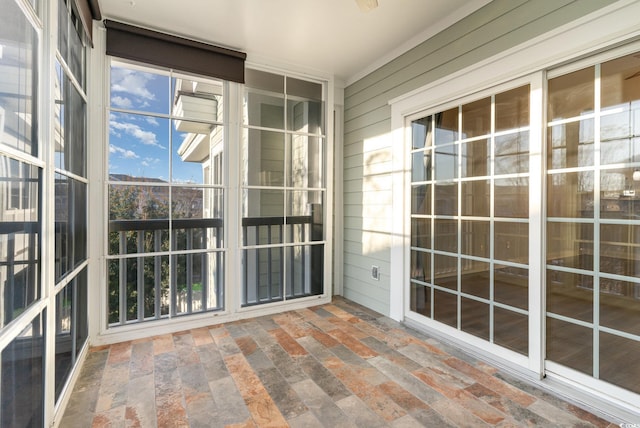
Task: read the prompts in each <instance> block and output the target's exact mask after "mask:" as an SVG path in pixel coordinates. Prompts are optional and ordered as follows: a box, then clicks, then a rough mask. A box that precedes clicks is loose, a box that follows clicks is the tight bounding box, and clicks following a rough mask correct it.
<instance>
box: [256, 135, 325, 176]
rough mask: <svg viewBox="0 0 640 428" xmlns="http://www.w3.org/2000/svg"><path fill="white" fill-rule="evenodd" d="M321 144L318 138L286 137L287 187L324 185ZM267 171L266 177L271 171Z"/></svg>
mask: <svg viewBox="0 0 640 428" xmlns="http://www.w3.org/2000/svg"><path fill="white" fill-rule="evenodd" d="M249 132H251V131H249ZM280 138H281V137H280ZM322 142H323V140H322V139H321V138H319V137H310V136H306V135H290V136H287V153H286V157H287V167H286V168H287V180H286V181H287V186H290V187H312V188H313V187H315V188H319V187H322V186H323V185H324V180H323V176H322V171H324V162H323V160H324V159H323V153H324V148H323V144H322ZM267 171H268V172H269V174H267V175H270V174H271V173H272V170H269V169H267ZM283 175H284V174H283ZM261 178H262V177H261ZM265 184H266V183H265ZM274 184H275V183H274Z"/></svg>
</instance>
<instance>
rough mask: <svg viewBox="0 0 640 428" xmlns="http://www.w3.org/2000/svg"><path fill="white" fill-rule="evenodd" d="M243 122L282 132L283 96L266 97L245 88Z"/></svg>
mask: <svg viewBox="0 0 640 428" xmlns="http://www.w3.org/2000/svg"><path fill="white" fill-rule="evenodd" d="M243 122H244V123H245V124H246V125H250V126H260V127H263V128H272V129H280V130H283V129H284V94H273V95H267V94H264V93H259V92H252V90H251V89H250V88H247V93H246V94H245V105H244V120H243Z"/></svg>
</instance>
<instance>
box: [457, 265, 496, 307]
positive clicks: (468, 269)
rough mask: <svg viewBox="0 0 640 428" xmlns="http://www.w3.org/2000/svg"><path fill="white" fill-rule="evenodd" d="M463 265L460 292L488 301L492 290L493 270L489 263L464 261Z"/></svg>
mask: <svg viewBox="0 0 640 428" xmlns="http://www.w3.org/2000/svg"><path fill="white" fill-rule="evenodd" d="M461 265H462V272H461V273H460V291H461V292H463V293H466V294H471V295H473V296H477V297H482V298H483V299H488V298H489V291H490V288H491V269H490V265H489V263H487V262H480V261H477V260H469V259H462V261H461Z"/></svg>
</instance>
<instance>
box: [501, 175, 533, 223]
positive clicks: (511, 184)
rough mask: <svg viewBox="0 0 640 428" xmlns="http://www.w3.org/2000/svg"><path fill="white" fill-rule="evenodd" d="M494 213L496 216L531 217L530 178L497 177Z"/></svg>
mask: <svg viewBox="0 0 640 428" xmlns="http://www.w3.org/2000/svg"><path fill="white" fill-rule="evenodd" d="M494 183H495V190H494V200H495V202H494V215H495V216H496V217H510V218H528V217H529V178H528V177H517V178H516V177H514V178H501V179H496V180H495V181H494Z"/></svg>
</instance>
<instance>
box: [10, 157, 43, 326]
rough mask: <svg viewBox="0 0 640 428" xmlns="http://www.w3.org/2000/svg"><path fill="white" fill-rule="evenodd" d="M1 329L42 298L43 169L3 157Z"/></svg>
mask: <svg viewBox="0 0 640 428" xmlns="http://www.w3.org/2000/svg"><path fill="white" fill-rule="evenodd" d="M0 177H5V179H4V180H2V181H0V195H1V196H2V197H3V198H5V199H4V201H3V203H4V204H6V205H5V207H6V208H5V209H3V210H0V296H2V298H1V299H0V303H1V304H2V310H0V314H1V315H2V316H0V327H4V326H5V325H7V324H8V323H10V322H11V321H12V320H14V319H15V318H16V317H18V315H20V314H21V313H22V312H23V311H24V310H25V309H26V308H27V307H28V306H30V305H31V304H32V303H33V302H35V301H36V300H37V299H39V298H40V280H39V275H40V263H39V259H40V208H39V198H40V197H39V193H40V170H39V168H37V167H34V166H30V165H28V164H25V163H22V162H20V161H17V160H15V159H11V158H8V157H5V156H0Z"/></svg>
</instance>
